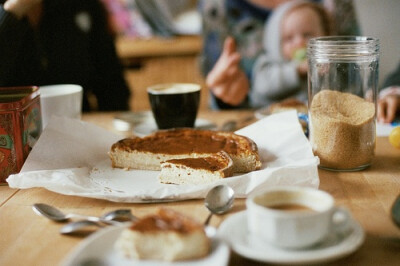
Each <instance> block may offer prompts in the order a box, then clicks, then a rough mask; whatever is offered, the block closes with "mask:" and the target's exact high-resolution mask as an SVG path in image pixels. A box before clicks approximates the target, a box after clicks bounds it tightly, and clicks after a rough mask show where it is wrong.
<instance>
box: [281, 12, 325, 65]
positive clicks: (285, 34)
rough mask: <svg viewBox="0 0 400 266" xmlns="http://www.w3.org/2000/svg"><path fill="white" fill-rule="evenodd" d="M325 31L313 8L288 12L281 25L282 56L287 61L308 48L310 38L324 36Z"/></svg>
mask: <svg viewBox="0 0 400 266" xmlns="http://www.w3.org/2000/svg"><path fill="white" fill-rule="evenodd" d="M323 35H325V34H324V29H323V27H322V22H321V19H320V17H319V15H318V13H317V12H316V11H315V10H314V9H312V8H311V7H300V8H295V9H294V10H291V11H289V12H288V14H286V15H285V17H284V19H283V20H282V24H281V36H282V39H281V44H282V54H283V57H284V58H285V59H287V60H291V59H292V58H293V55H294V53H295V52H296V51H297V50H298V49H301V48H305V47H306V46H307V42H308V40H309V39H310V38H313V37H318V36H323Z"/></svg>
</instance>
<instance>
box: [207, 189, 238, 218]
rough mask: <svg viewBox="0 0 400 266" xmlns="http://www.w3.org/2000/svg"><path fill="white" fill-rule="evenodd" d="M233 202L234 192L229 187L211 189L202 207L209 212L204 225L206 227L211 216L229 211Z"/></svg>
mask: <svg viewBox="0 0 400 266" xmlns="http://www.w3.org/2000/svg"><path fill="white" fill-rule="evenodd" d="M234 200H235V192H234V191H233V189H232V188H231V187H230V186H227V185H218V186H215V187H213V188H212V189H211V190H210V191H209V192H208V193H207V195H206V198H205V200H204V205H205V206H206V207H207V209H208V210H209V211H210V214H209V216H208V217H207V220H206V221H205V223H204V224H205V225H208V223H209V222H210V219H211V217H212V215H213V214H223V213H226V212H227V211H229V210H230V209H231V208H232V206H233V202H234Z"/></svg>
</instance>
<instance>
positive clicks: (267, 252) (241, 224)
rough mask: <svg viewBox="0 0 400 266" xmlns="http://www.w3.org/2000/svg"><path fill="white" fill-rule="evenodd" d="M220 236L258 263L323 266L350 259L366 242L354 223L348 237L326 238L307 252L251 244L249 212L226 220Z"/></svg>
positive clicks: (219, 231)
mask: <svg viewBox="0 0 400 266" xmlns="http://www.w3.org/2000/svg"><path fill="white" fill-rule="evenodd" d="M218 237H219V238H222V239H224V240H226V241H227V242H228V243H229V245H230V246H231V248H232V249H233V250H234V251H235V252H236V253H238V254H239V255H241V256H243V257H246V258H250V259H253V260H257V261H262V262H268V263H276V264H292V265H293V264H311V263H322V262H328V261H332V260H336V259H338V258H342V257H344V256H347V255H349V254H351V253H353V252H354V251H356V250H357V249H358V248H359V247H360V246H361V244H362V243H363V242H364V237H365V236H364V231H363V229H362V228H361V226H360V225H359V224H358V223H357V222H356V221H355V220H353V221H352V225H351V230H350V231H349V233H348V234H346V235H338V234H335V233H332V234H331V235H329V236H327V238H326V239H325V240H324V241H323V242H321V243H319V244H317V245H314V246H312V247H310V248H307V249H281V248H278V247H275V246H272V245H268V244H267V243H262V244H260V242H258V243H257V244H256V242H254V241H250V237H249V233H248V231H247V218H246V211H243V212H240V213H237V214H234V215H232V216H231V217H229V218H228V219H227V220H225V221H224V222H223V223H222V224H221V225H220V227H219V229H218Z"/></svg>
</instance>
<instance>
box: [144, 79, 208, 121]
mask: <svg viewBox="0 0 400 266" xmlns="http://www.w3.org/2000/svg"><path fill="white" fill-rule="evenodd" d="M200 88H201V87H200V85H198V84H192V83H169V84H158V85H154V86H151V87H149V88H148V89H147V92H148V95H149V101H150V105H151V110H152V112H153V115H154V119H155V120H156V123H157V126H158V128H159V129H168V128H179V127H194V124H195V120H196V116H197V111H198V109H199V103H200Z"/></svg>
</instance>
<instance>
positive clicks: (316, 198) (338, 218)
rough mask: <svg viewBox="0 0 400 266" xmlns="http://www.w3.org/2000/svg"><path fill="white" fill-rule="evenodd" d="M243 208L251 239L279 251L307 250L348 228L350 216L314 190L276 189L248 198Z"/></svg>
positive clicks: (302, 188)
mask: <svg viewBox="0 0 400 266" xmlns="http://www.w3.org/2000/svg"><path fill="white" fill-rule="evenodd" d="M246 206H247V212H248V213H247V214H248V215H247V219H248V230H249V232H250V239H251V240H252V241H258V243H260V241H261V242H267V243H268V244H272V245H275V246H278V247H281V248H305V247H309V246H311V245H313V244H316V243H318V242H320V241H322V240H323V239H324V238H325V237H326V236H327V235H328V234H329V233H330V232H331V231H332V230H338V231H339V230H340V231H344V230H347V229H348V228H349V227H350V221H351V215H350V213H349V212H348V211H347V210H345V209H344V208H340V207H335V202H334V199H333V197H332V196H331V195H329V194H328V193H326V192H323V191H321V190H317V189H312V188H304V187H275V188H271V189H267V190H263V191H262V192H258V193H254V194H252V195H250V196H249V197H248V199H247V200H246Z"/></svg>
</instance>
